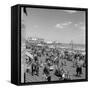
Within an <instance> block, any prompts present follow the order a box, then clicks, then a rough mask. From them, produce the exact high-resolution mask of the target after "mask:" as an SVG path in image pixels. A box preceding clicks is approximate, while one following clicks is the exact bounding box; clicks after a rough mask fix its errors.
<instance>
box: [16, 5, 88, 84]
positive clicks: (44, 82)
mask: <svg viewBox="0 0 90 90" xmlns="http://www.w3.org/2000/svg"><path fill="white" fill-rule="evenodd" d="M15 6H17V7H18V15H19V16H18V17H19V18H18V22H19V23H18V25H19V26H18V27H19V28H18V29H19V30H18V44H19V45H18V46H19V48H18V51H19V55H18V58H19V60H18V70H19V72H18V73H19V74H18V75H19V76H18V80H19V81H18V85H36V84H53V83H67V82H68V83H70V82H82V81H88V8H76V7H59V6H44V5H27V4H17V5H15ZM22 7H26V8H42V9H55V10H76V11H85V20H86V21H85V22H86V24H85V25H86V32H85V34H86V35H85V36H86V64H87V65H86V79H79V80H66V81H65V80H64V81H51V82H47V81H43V82H28V83H21V8H22Z"/></svg>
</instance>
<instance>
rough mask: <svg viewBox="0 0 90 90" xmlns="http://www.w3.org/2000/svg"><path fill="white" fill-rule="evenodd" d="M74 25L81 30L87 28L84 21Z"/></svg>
mask: <svg viewBox="0 0 90 90" xmlns="http://www.w3.org/2000/svg"><path fill="white" fill-rule="evenodd" d="M74 26H75V27H76V28H78V29H80V30H85V24H84V23H82V22H79V23H76V24H74Z"/></svg>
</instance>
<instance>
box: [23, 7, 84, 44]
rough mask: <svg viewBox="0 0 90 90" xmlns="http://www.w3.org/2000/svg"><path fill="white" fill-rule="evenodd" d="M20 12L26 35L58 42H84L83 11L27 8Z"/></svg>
mask: <svg viewBox="0 0 90 90" xmlns="http://www.w3.org/2000/svg"><path fill="white" fill-rule="evenodd" d="M26 11H27V15H25V13H23V12H22V20H23V21H22V22H23V23H24V25H25V28H24V34H25V36H26V38H28V37H38V38H43V39H45V40H46V41H57V42H59V43H70V42H71V41H73V43H77V44H85V11H74V10H73V11H72V10H62V9H61V10H57V9H41V8H27V9H26Z"/></svg>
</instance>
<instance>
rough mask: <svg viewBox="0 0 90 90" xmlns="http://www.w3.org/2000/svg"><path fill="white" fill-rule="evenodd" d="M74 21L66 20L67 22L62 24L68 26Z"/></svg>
mask: <svg viewBox="0 0 90 90" xmlns="http://www.w3.org/2000/svg"><path fill="white" fill-rule="evenodd" d="M71 23H72V22H65V23H62V25H64V26H67V25H70V24H71Z"/></svg>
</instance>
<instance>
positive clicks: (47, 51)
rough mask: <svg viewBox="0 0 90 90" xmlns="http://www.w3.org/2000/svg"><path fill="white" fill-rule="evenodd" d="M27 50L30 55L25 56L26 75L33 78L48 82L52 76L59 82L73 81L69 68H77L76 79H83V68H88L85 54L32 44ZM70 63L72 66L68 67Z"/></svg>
mask: <svg viewBox="0 0 90 90" xmlns="http://www.w3.org/2000/svg"><path fill="white" fill-rule="evenodd" d="M26 50H27V52H28V53H29V55H28V54H25V56H26V57H25V64H26V65H27V68H26V70H25V73H28V74H29V75H31V76H33V77H34V76H37V77H44V78H45V80H46V81H52V78H53V76H52V74H53V75H54V76H55V77H57V78H58V80H72V76H73V74H71V72H70V71H69V69H68V67H71V68H75V75H74V76H75V77H81V75H82V74H83V71H82V68H85V66H86V61H85V54H84V55H83V54H82V53H81V52H79V51H76V50H69V49H60V48H50V47H49V46H38V45H32V44H31V45H30V46H29V47H28V46H26ZM69 62H70V63H71V65H68V63H69ZM65 67H66V68H65ZM40 75H41V76H40Z"/></svg>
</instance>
